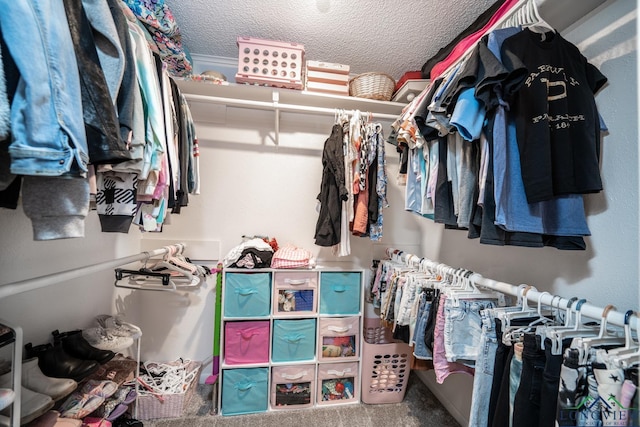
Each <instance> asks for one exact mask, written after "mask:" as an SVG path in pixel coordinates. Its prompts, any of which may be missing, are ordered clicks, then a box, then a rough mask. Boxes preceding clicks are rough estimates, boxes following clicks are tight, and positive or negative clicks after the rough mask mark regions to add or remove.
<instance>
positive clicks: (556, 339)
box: [547, 299, 599, 355]
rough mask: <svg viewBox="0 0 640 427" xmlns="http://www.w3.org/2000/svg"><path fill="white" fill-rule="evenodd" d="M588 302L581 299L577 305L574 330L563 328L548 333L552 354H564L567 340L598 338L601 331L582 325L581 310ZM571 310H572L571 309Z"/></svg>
mask: <svg viewBox="0 0 640 427" xmlns="http://www.w3.org/2000/svg"><path fill="white" fill-rule="evenodd" d="M585 302H587V300H586V299H581V300H580V301H578V302H577V303H576V308H575V314H576V317H575V323H574V325H573V327H572V328H569V329H562V328H550V329H549V330H548V331H549V332H550V334H549V335H551V336H549V335H547V337H548V338H551V354H554V355H560V354H562V341H563V340H564V339H565V338H576V337H589V336H597V335H598V333H599V330H598V329H596V328H591V327H588V326H585V325H583V324H582V321H581V318H582V316H581V313H580V309H581V308H582V305H583V304H584V303H585ZM569 310H571V308H569Z"/></svg>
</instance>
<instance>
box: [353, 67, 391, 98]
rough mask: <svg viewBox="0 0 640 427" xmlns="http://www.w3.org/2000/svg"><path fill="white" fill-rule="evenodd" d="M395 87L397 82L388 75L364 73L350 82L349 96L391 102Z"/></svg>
mask: <svg viewBox="0 0 640 427" xmlns="http://www.w3.org/2000/svg"><path fill="white" fill-rule="evenodd" d="M395 86H396V82H395V80H394V79H393V77H391V76H390V75H388V74H384V73H363V74H359V75H357V76H355V77H354V78H352V79H351V80H349V95H351V96H357V97H358V98H369V99H377V100H378V101H389V100H390V99H391V97H392V96H393V90H394V89H395Z"/></svg>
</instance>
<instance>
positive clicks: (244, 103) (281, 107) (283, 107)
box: [184, 93, 398, 120]
mask: <svg viewBox="0 0 640 427" xmlns="http://www.w3.org/2000/svg"><path fill="white" fill-rule="evenodd" d="M276 95H277V93H276ZM184 96H185V98H187V99H188V100H193V101H202V102H213V103H216V104H225V105H228V106H231V107H247V108H256V109H259V110H273V111H286V112H293V113H296V112H299V113H317V114H322V115H326V116H333V115H335V113H336V110H338V109H337V108H325V107H311V106H308V105H296V104H281V103H279V102H278V99H277V98H278V97H277V96H275V97H274V98H275V99H274V100H273V102H267V101H254V100H250V99H235V98H225V97H220V96H208V95H198V94H193V93H185V94H184ZM345 111H346V112H347V113H350V114H353V112H354V110H345ZM371 114H372V116H373V117H374V118H378V119H387V120H395V119H397V118H398V115H397V114H386V113H375V112H374V113H371Z"/></svg>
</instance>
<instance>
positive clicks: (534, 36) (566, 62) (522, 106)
mask: <svg viewBox="0 0 640 427" xmlns="http://www.w3.org/2000/svg"><path fill="white" fill-rule="evenodd" d="M501 55H502V61H503V64H504V66H505V68H507V69H508V70H513V69H515V68H517V67H520V66H522V65H524V66H525V67H526V68H527V70H528V76H527V78H526V80H525V82H524V84H523V85H522V86H521V87H520V89H519V90H518V91H517V92H515V94H514V95H513V97H512V98H511V99H508V100H507V101H508V102H509V105H510V110H511V113H512V114H513V116H514V117H515V119H516V128H517V138H518V147H519V151H520V162H521V168H522V179H523V182H524V185H525V192H526V195H527V201H528V202H529V203H534V202H539V201H542V200H548V199H550V198H552V197H553V196H557V195H562V194H584V193H595V192H598V191H600V190H602V181H601V179H600V169H599V163H598V159H599V153H598V152H597V147H598V138H599V136H600V132H599V130H600V128H599V120H598V112H597V110H596V104H595V99H594V94H595V93H596V92H597V91H598V90H599V89H600V88H601V87H602V86H603V85H604V84H605V83H606V81H607V78H606V77H605V76H604V75H603V74H602V73H601V72H600V71H599V70H598V69H597V68H596V67H595V66H593V65H592V64H590V63H589V62H588V61H587V59H586V58H585V57H584V56H583V55H582V54H581V53H580V51H579V50H578V48H577V47H576V46H575V45H573V44H572V43H570V42H568V41H567V40H565V39H564V38H562V36H561V35H560V34H558V33H557V32H548V33H545V34H539V33H535V32H532V31H531V30H529V29H524V30H523V31H521V32H520V33H518V34H516V35H514V36H511V37H509V38H508V39H506V40H505V41H504V43H503V44H502V49H501Z"/></svg>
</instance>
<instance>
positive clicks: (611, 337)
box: [577, 304, 625, 350]
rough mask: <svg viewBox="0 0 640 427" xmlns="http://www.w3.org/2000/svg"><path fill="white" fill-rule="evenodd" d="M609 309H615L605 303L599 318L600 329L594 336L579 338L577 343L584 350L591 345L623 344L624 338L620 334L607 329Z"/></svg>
mask: <svg viewBox="0 0 640 427" xmlns="http://www.w3.org/2000/svg"><path fill="white" fill-rule="evenodd" d="M611 310H615V307H614V306H613V305H611V304H609V305H607V306H606V307H605V308H604V309H603V310H602V316H601V320H600V331H599V332H598V335H597V336H595V337H584V338H581V339H580V342H578V343H577V344H578V345H581V346H582V347H583V348H584V349H585V350H589V349H590V348H591V347H596V346H601V345H610V344H624V343H625V339H624V337H622V336H618V335H615V334H612V333H610V331H607V316H608V315H609V312H610V311H611Z"/></svg>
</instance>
